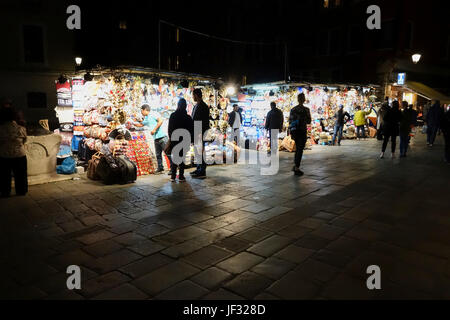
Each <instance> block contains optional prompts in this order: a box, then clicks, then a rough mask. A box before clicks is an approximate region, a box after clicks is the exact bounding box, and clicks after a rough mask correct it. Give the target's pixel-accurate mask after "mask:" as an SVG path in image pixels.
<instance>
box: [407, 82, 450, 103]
mask: <svg viewBox="0 0 450 320" xmlns="http://www.w3.org/2000/svg"><path fill="white" fill-rule="evenodd" d="M405 87H406V88H408V89H410V90H412V91H414V92H416V93H417V94H418V95H420V96H422V97H424V98H426V99H428V100H439V101H440V102H441V103H446V104H447V103H450V97H447V96H446V95H444V94H442V93H440V92H438V91H436V90H434V89H433V88H430V87H428V86H426V85H424V84H423V83H420V82H415V81H406V84H405Z"/></svg>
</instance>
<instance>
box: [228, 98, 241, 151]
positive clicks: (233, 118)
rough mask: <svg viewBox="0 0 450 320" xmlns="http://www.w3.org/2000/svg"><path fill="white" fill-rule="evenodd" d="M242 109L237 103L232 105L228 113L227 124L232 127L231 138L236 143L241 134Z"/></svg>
mask: <svg viewBox="0 0 450 320" xmlns="http://www.w3.org/2000/svg"><path fill="white" fill-rule="evenodd" d="M242 121H243V119H242V110H241V108H239V106H238V105H237V104H235V105H233V111H232V112H230V113H229V114H228V124H229V125H230V127H231V128H232V129H233V138H234V141H235V142H236V144H237V145H239V140H240V136H241V125H242Z"/></svg>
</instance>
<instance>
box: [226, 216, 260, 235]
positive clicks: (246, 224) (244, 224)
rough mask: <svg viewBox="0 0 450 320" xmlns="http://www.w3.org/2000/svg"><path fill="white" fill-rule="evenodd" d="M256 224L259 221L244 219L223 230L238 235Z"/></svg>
mask: <svg viewBox="0 0 450 320" xmlns="http://www.w3.org/2000/svg"><path fill="white" fill-rule="evenodd" d="M258 223H259V221H257V220H255V219H244V220H241V221H238V222H236V223H233V224H230V225H228V226H226V227H224V229H226V230H229V231H231V232H234V233H239V232H242V231H245V230H247V229H250V228H251V227H253V226H255V225H257V224H258Z"/></svg>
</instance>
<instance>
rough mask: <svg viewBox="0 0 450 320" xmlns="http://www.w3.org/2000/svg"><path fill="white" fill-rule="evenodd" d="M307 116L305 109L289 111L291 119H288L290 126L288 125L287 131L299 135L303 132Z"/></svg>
mask: <svg viewBox="0 0 450 320" xmlns="http://www.w3.org/2000/svg"><path fill="white" fill-rule="evenodd" d="M306 118H307V114H306V109H305V108H295V107H294V108H293V109H292V110H291V117H290V119H289V120H290V124H289V131H290V132H291V133H294V134H295V133H300V132H304V131H305V128H306V126H307V125H308V123H307V120H306Z"/></svg>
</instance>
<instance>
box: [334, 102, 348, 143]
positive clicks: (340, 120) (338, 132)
mask: <svg viewBox="0 0 450 320" xmlns="http://www.w3.org/2000/svg"><path fill="white" fill-rule="evenodd" d="M335 118H336V124H335V126H334V134H333V142H332V145H333V146H334V145H335V144H336V137H338V145H339V146H340V145H341V140H342V132H343V131H344V124H345V123H346V122H347V121H348V120H350V114H348V112H347V111H344V106H343V105H342V104H341V105H340V106H339V110H338V112H336V115H335Z"/></svg>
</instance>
